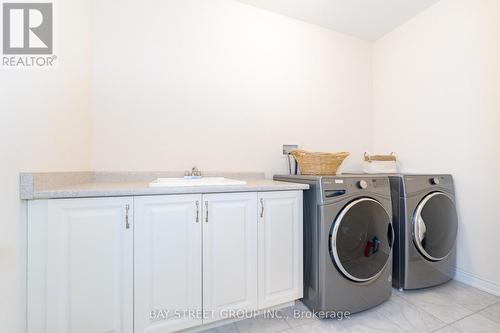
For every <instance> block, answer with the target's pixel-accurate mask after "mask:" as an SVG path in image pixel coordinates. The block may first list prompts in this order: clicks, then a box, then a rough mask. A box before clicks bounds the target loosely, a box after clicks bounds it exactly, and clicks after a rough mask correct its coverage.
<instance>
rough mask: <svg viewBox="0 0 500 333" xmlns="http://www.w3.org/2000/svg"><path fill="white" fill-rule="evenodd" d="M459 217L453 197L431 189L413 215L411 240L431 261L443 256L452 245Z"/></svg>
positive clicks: (447, 253) (455, 236)
mask: <svg viewBox="0 0 500 333" xmlns="http://www.w3.org/2000/svg"><path fill="white" fill-rule="evenodd" d="M457 231H458V217H457V210H456V207H455V203H454V202H453V200H452V198H451V197H450V196H449V195H447V194H445V193H443V192H433V193H431V194H428V195H427V196H426V197H424V198H423V199H422V201H420V203H419V204H418V206H417V209H416V210H415V214H414V216H413V228H412V235H413V243H414V244H415V246H416V247H417V249H418V251H419V252H420V254H422V256H424V257H425V258H426V259H427V260H430V261H440V260H443V259H444V258H446V257H447V256H448V255H449V254H450V253H451V251H452V250H453V246H454V245H455V240H456V238H457Z"/></svg>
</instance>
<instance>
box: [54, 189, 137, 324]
mask: <svg viewBox="0 0 500 333" xmlns="http://www.w3.org/2000/svg"><path fill="white" fill-rule="evenodd" d="M132 203H133V200H132V199H131V198H100V199H64V200H49V201H48V203H47V205H48V206H47V220H46V223H47V231H46V235H47V236H46V237H47V238H46V243H45V244H46V251H47V257H46V258H47V263H46V267H47V268H46V274H47V275H46V278H47V282H46V309H45V311H46V312H45V313H46V320H45V325H46V326H45V332H47V333H111V332H113V333H131V332H132V331H133V216H132V213H133V212H132ZM127 216H128V217H127Z"/></svg>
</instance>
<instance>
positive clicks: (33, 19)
mask: <svg viewBox="0 0 500 333" xmlns="http://www.w3.org/2000/svg"><path fill="white" fill-rule="evenodd" d="M53 32H54V27H53V4H52V2H36V3H20V2H4V3H3V4H2V47H3V55H4V57H3V59H2V65H3V66H4V67H5V66H7V67H19V66H22V67H45V66H52V64H53V61H54V60H55V59H56V58H57V57H55V56H54V55H52V54H53V44H54V40H53V39H54V35H53ZM26 55H39V56H38V57H37V56H26ZM42 55H51V56H42Z"/></svg>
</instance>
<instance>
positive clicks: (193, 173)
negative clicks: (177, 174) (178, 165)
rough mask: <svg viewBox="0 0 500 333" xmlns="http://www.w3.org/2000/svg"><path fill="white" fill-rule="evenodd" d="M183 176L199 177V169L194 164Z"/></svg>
mask: <svg viewBox="0 0 500 333" xmlns="http://www.w3.org/2000/svg"><path fill="white" fill-rule="evenodd" d="M184 175H185V176H188V177H201V171H200V170H198V168H197V167H196V166H194V167H193V168H192V169H191V172H189V171H186V172H185V173H184Z"/></svg>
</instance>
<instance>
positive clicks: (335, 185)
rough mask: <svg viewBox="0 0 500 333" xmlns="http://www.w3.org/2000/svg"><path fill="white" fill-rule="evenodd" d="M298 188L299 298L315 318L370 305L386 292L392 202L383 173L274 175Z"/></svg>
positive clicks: (388, 291)
mask: <svg viewBox="0 0 500 333" xmlns="http://www.w3.org/2000/svg"><path fill="white" fill-rule="evenodd" d="M274 179H275V180H281V181H287V182H296V183H305V184H309V186H310V189H309V190H307V191H305V192H304V228H303V230H304V298H303V300H302V301H303V302H304V303H305V304H306V305H307V306H308V307H309V308H310V309H311V310H312V311H314V312H315V313H316V314H317V315H318V316H319V317H322V318H332V314H335V313H339V312H346V311H347V312H350V313H356V312H360V311H363V310H366V309H369V308H372V307H374V306H376V305H378V304H380V303H382V302H384V301H385V300H387V299H388V298H389V297H390V296H391V293H392V284H391V279H392V246H393V239H394V231H393V228H392V212H391V209H392V206H391V197H390V184H389V178H388V177H384V176H354V175H349V176H347V175H346V176H331V177H330V176H329V177H326V176H324V177H320V176H303V175H285V176H275V177H274Z"/></svg>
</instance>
